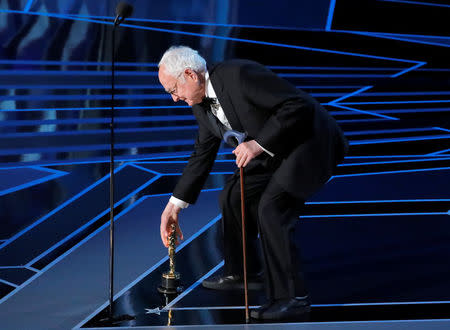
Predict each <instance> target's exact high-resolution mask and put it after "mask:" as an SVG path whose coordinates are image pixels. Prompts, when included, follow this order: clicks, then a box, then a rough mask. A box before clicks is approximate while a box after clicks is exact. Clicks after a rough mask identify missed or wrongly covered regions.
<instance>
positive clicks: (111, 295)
mask: <svg viewBox="0 0 450 330" xmlns="http://www.w3.org/2000/svg"><path fill="white" fill-rule="evenodd" d="M122 20H123V18H119V16H117V17H116V19H115V20H114V25H113V29H112V51H111V54H112V60H111V121H110V124H109V128H110V149H109V156H110V161H109V204H110V217H109V218H110V223H109V309H108V317H107V318H104V319H101V320H100V322H101V323H107V324H115V323H119V322H122V321H127V320H134V319H135V317H133V316H131V315H128V314H124V315H120V316H117V317H114V307H113V302H114V104H115V101H114V95H115V92H116V90H115V63H116V27H117V26H118V25H119V24H120V23H121V22H122Z"/></svg>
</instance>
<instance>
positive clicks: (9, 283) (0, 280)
mask: <svg viewBox="0 0 450 330" xmlns="http://www.w3.org/2000/svg"><path fill="white" fill-rule="evenodd" d="M0 283H3V284H6V285H9V286H12V287H13V288H17V287H18V285H17V284H14V283H11V282H8V281H6V280H2V279H1V278H0Z"/></svg>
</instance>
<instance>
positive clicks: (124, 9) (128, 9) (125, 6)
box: [114, 1, 133, 25]
mask: <svg viewBox="0 0 450 330" xmlns="http://www.w3.org/2000/svg"><path fill="white" fill-rule="evenodd" d="M132 14H133V6H132V5H130V4H129V3H127V2H125V1H122V2H120V3H119V4H118V5H117V7H116V19H115V20H114V25H119V24H120V23H122V22H123V21H124V20H125V18H128V17H130V16H131V15H132Z"/></svg>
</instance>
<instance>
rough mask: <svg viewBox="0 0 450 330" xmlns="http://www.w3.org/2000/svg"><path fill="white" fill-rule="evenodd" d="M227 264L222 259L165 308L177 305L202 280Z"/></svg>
mask: <svg viewBox="0 0 450 330" xmlns="http://www.w3.org/2000/svg"><path fill="white" fill-rule="evenodd" d="M223 265H225V261H224V260H222V261H221V262H219V263H218V264H217V265H216V266H215V267H213V268H212V269H211V270H210V271H209V272H207V273H206V274H205V275H203V276H202V277H200V278H199V279H198V280H197V281H195V282H194V284H192V285H191V286H190V287H188V288H187V289H186V290H185V291H183V292H182V293H181V294H180V295H178V296H177V297H176V298H175V299H174V300H172V301H171V302H170V303H168V304H167V305H166V306H164V308H163V310H168V309H170V308H171V307H172V306H173V305H175V304H176V303H177V302H179V301H180V300H181V299H183V298H184V297H185V296H187V295H188V294H189V293H190V292H191V291H192V290H194V289H195V288H196V287H198V286H199V285H200V283H202V281H203V280H204V279H205V278H207V277H209V276H211V275H212V274H214V273H215V272H216V271H217V270H219V269H220V268H222V267H223Z"/></svg>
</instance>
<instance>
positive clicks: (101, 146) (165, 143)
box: [0, 140, 195, 155]
mask: <svg viewBox="0 0 450 330" xmlns="http://www.w3.org/2000/svg"><path fill="white" fill-rule="evenodd" d="M194 142H195V141H194V140H172V141H157V142H154V141H147V142H128V143H116V144H115V147H116V148H117V149H125V148H154V147H167V146H186V145H192V146H193V145H194ZM109 148H110V145H109V144H86V145H76V146H73V145H70V146H67V145H66V146H58V147H40V148H14V149H0V155H16V154H27V153H36V152H40V153H45V152H58V151H59V152H68V151H89V150H109Z"/></svg>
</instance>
